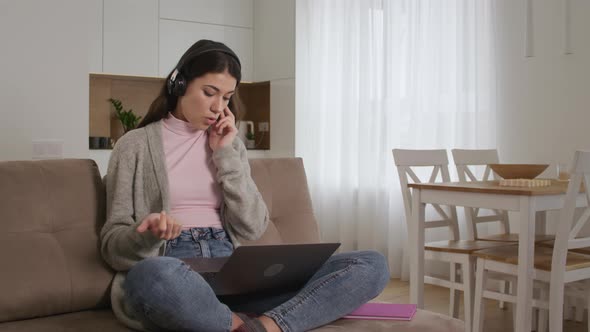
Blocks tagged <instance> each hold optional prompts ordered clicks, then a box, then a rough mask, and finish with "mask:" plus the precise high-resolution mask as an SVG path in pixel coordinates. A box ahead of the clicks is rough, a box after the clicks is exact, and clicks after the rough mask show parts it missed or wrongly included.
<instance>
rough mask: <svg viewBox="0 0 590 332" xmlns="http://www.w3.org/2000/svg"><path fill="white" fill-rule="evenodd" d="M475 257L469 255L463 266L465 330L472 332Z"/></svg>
mask: <svg viewBox="0 0 590 332" xmlns="http://www.w3.org/2000/svg"><path fill="white" fill-rule="evenodd" d="M474 266H475V259H474V258H472V257H467V262H466V263H464V264H463V265H462V267H463V312H464V316H465V332H471V329H472V328H473V296H474V293H475V280H474V279H475V276H474V275H473V274H474V273H473V267H474Z"/></svg>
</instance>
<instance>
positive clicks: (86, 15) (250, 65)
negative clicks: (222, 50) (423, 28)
mask: <svg viewBox="0 0 590 332" xmlns="http://www.w3.org/2000/svg"><path fill="white" fill-rule="evenodd" d="M138 3H139V2H137V0H125V1H124V2H118V1H112V0H104V1H103V0H86V1H74V0H69V1H68V0H59V1H57V2H51V3H46V2H38V1H31V0H26V1H3V2H0V12H2V13H8V14H9V15H3V18H2V20H0V41H1V42H2V45H3V46H2V50H3V56H2V61H1V63H0V66H1V67H0V70H1V72H2V73H3V77H4V78H3V79H2V80H0V112H2V113H1V114H2V115H3V117H2V118H3V120H2V121H1V122H0V160H15V159H31V158H32V155H33V147H32V141H33V140H49V141H57V142H62V143H63V153H62V154H61V155H62V156H63V157H79V158H86V157H90V158H93V159H95V160H96V161H97V162H98V163H99V167H100V169H101V172H103V174H104V171H105V170H106V165H107V162H108V157H109V152H108V151H107V152H105V151H89V150H88V73H89V72H110V73H115V74H134V75H158V74H160V75H161V74H163V73H167V72H168V71H169V69H170V68H169V67H172V66H173V65H174V64H173V62H175V61H176V60H178V57H179V56H180V54H181V53H179V52H181V51H182V52H184V48H185V47H188V46H189V45H188V44H187V45H185V46H183V47H180V46H178V44H179V43H181V42H183V41H184V39H183V38H181V37H182V36H184V35H187V34H188V35H190V36H192V37H194V38H196V37H200V35H199V33H200V32H206V31H208V30H207V29H209V30H211V29H215V27H217V28H220V29H221V30H222V36H221V37H220V38H218V39H221V40H222V41H225V42H226V43H227V44H228V45H229V46H230V47H232V48H234V49H235V50H236V52H238V54H239V55H240V57H241V58H242V61H243V62H244V63H245V66H244V67H245V73H244V79H246V80H270V81H271V91H272V92H271V93H272V95H271V109H272V111H271V124H270V125H271V128H272V129H271V130H272V132H273V133H274V134H273V135H272V138H271V148H272V149H271V150H270V151H252V152H251V153H250V156H251V157H282V156H293V154H294V141H295V140H294V133H295V122H294V118H295V0H279V1H272V0H225V1H217V2H210V1H200V0H175V1H170V0H159V1H157V3H158V4H159V6H158V7H157V8H156V7H154V4H155V3H156V2H155V1H154V0H150V1H147V2H145V8H144V10H141V11H139V12H137V15H139V16H138V17H135V16H137V15H135V16H134V17H135V18H133V19H132V20H131V21H129V20H121V17H119V16H121V15H123V16H124V15H130V16H133V15H132V12H133V8H132V7H134V6H135V5H137V4H138ZM141 3H143V2H141ZM121 6H123V7H121ZM142 6H143V5H142ZM195 6H196V7H195ZM63 8H68V10H67V11H65V10H63ZM121 8H123V9H125V8H126V10H121ZM203 13H206V15H204V14H203ZM117 15H119V16H117ZM199 15H201V16H199ZM125 21H127V22H128V24H129V26H127V25H125V24H121V22H125ZM116 22H118V23H116ZM138 22H139V23H142V24H143V25H142V26H144V27H146V29H139V30H138V29H137V23H138ZM115 23H116V24H115ZM131 25H133V26H131ZM15 27H18V29H15ZM203 27H206V28H207V29H205V28H203ZM117 31H119V33H117ZM187 31H189V32H187ZM199 31H200V32H199ZM134 36H135V37H134ZM179 36H180V37H179ZM123 37H124V38H123ZM202 37H206V36H202ZM192 41H194V40H192ZM185 44H186V43H185ZM134 45H138V47H137V48H136V47H135V46H134ZM146 47H147V48H149V49H152V50H154V52H148V53H150V54H149V56H146V57H142V61H139V62H136V63H132V62H133V60H130V59H133V58H137V55H135V56H134V57H129V56H123V55H122V54H124V52H125V51H124V50H121V49H127V51H129V52H132V51H133V50H143V51H141V52H142V53H145V50H144V49H146ZM154 53H157V54H154ZM176 53H179V54H176ZM240 53H241V54H240ZM38 54H42V57H40V56H39V55H38ZM172 58H174V59H173V60H172ZM39 60H40V61H39ZM35 61H38V62H35ZM255 68H256V70H255ZM154 72H155V74H154Z"/></svg>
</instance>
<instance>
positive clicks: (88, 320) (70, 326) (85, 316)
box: [0, 309, 133, 332]
mask: <svg viewBox="0 0 590 332" xmlns="http://www.w3.org/2000/svg"><path fill="white" fill-rule="evenodd" d="M0 331H2V332H30V331H35V332H55V331H60V332H78V331H87V332H94V331H95V332H106V331H108V332H111V331H113V332H117V331H133V330H131V329H129V328H127V327H125V326H124V325H123V324H121V323H119V321H118V320H117V318H116V317H115V315H114V314H113V312H112V311H111V310H110V309H103V310H92V311H81V312H75V313H70V314H65V315H57V316H50V317H43V318H36V319H28V320H21V321H17V322H8V323H0Z"/></svg>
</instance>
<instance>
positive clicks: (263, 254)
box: [182, 243, 340, 295]
mask: <svg viewBox="0 0 590 332" xmlns="http://www.w3.org/2000/svg"><path fill="white" fill-rule="evenodd" d="M339 246H340V243H312V244H281V245H256V246H240V247H238V248H236V249H235V250H234V252H233V253H232V255H231V256H229V257H217V258H202V257H197V258H184V259H182V261H184V262H185V263H186V264H188V265H189V266H190V267H191V269H193V270H194V271H196V272H198V273H199V274H201V275H202V276H203V278H204V279H205V280H206V281H207V282H208V283H209V285H211V288H212V289H213V291H214V292H215V295H238V294H248V293H255V292H261V291H271V290H274V289H281V290H285V291H287V290H296V289H298V288H301V287H302V286H303V285H304V284H305V283H306V282H307V281H308V280H309V279H310V278H311V277H312V276H313V275H314V274H315V273H316V272H317V271H318V270H319V269H320V267H321V266H322V265H323V264H324V263H325V262H326V261H327V260H328V258H330V256H331V255H332V254H333V253H334V252H335V251H336V249H338V247H339Z"/></svg>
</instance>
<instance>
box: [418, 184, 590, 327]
mask: <svg viewBox="0 0 590 332" xmlns="http://www.w3.org/2000/svg"><path fill="white" fill-rule="evenodd" d="M567 185H568V181H562V180H555V179H552V180H551V181H550V184H549V185H547V186H540V187H508V186H501V185H500V183H499V181H497V180H496V181H472V182H446V183H444V182H441V183H413V184H408V187H409V188H411V189H412V215H411V219H410V220H411V222H410V225H409V229H408V231H409V242H408V243H409V245H410V249H409V254H410V301H411V302H412V303H416V304H417V306H418V307H419V308H423V307H424V244H425V243H424V240H425V208H426V205H427V204H440V205H451V206H457V207H470V208H482V209H495V210H504V211H513V212H516V214H517V216H516V218H512V219H511V220H512V222H513V223H514V222H515V223H516V224H517V225H518V226H517V228H518V267H517V271H518V275H517V285H516V287H517V288H516V294H517V301H516V315H515V317H516V322H515V331H517V332H525V331H526V332H530V331H531V321H532V299H533V296H532V295H533V280H532V279H533V278H532V276H533V273H534V270H533V269H534V267H533V261H534V255H535V235H537V234H544V233H545V223H546V219H547V218H546V211H549V210H559V209H560V208H562V207H563V203H564V199H565V193H566V190H567ZM585 205H586V200H585V199H584V196H583V194H580V195H579V196H578V198H577V206H585ZM537 224H538V226H537Z"/></svg>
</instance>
